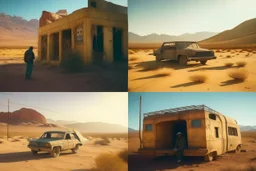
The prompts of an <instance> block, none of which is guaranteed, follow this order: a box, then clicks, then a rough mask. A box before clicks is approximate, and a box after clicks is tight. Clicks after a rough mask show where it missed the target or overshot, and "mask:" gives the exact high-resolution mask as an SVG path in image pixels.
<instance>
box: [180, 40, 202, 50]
mask: <svg viewBox="0 0 256 171" xmlns="http://www.w3.org/2000/svg"><path fill="white" fill-rule="evenodd" d="M177 48H178V49H184V48H194V49H198V48H200V46H199V45H198V43H195V42H182V43H177Z"/></svg>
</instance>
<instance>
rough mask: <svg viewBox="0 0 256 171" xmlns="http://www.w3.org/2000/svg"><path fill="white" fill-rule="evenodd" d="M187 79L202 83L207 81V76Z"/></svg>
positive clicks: (195, 76) (198, 75) (200, 75)
mask: <svg viewBox="0 0 256 171" xmlns="http://www.w3.org/2000/svg"><path fill="white" fill-rule="evenodd" d="M189 78H190V80H191V81H193V82H198V83H204V82H206V80H207V79H208V78H207V76H206V75H204V74H197V75H192V76H190V77H189Z"/></svg>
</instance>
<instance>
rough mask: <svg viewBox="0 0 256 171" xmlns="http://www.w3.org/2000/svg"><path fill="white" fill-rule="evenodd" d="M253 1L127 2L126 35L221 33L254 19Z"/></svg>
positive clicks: (176, 0) (159, 0) (175, 0)
mask: <svg viewBox="0 0 256 171" xmlns="http://www.w3.org/2000/svg"><path fill="white" fill-rule="evenodd" d="M255 7H256V0H129V1H128V13H129V31H131V32H134V33H137V34H140V35H147V34H151V33H157V34H170V35H181V34H184V33H195V32H201V31H210V32H222V31H224V30H227V29H231V28H233V27H235V26H236V25H238V24H240V23H242V22H244V21H245V20H248V19H252V18H255V17H256V15H255V14H256V12H255Z"/></svg>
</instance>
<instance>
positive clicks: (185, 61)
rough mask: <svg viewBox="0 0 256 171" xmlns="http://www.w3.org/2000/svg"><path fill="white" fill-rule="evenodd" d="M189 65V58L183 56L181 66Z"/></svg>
mask: <svg viewBox="0 0 256 171" xmlns="http://www.w3.org/2000/svg"><path fill="white" fill-rule="evenodd" d="M187 63H188V59H187V57H186V56H181V57H180V58H179V64H180V65H184V66H185V65H187Z"/></svg>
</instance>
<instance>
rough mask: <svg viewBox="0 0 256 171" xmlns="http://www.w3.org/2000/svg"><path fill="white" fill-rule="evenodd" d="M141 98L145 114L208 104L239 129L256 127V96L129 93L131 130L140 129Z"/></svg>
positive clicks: (236, 94)
mask: <svg viewBox="0 0 256 171" xmlns="http://www.w3.org/2000/svg"><path fill="white" fill-rule="evenodd" d="M140 95H142V113H147V112H153V111H158V110H163V109H169V108H176V107H183V106H190V105H202V104H204V105H206V106H208V107H210V108H212V109H214V110H216V111H218V112H220V113H222V114H224V115H226V116H229V117H231V118H233V119H235V120H237V122H238V124H239V125H256V110H255V109H256V106H255V102H256V93H129V117H128V120H129V127H130V128H134V129H138V123H139V122H138V120H139V96H140Z"/></svg>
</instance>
